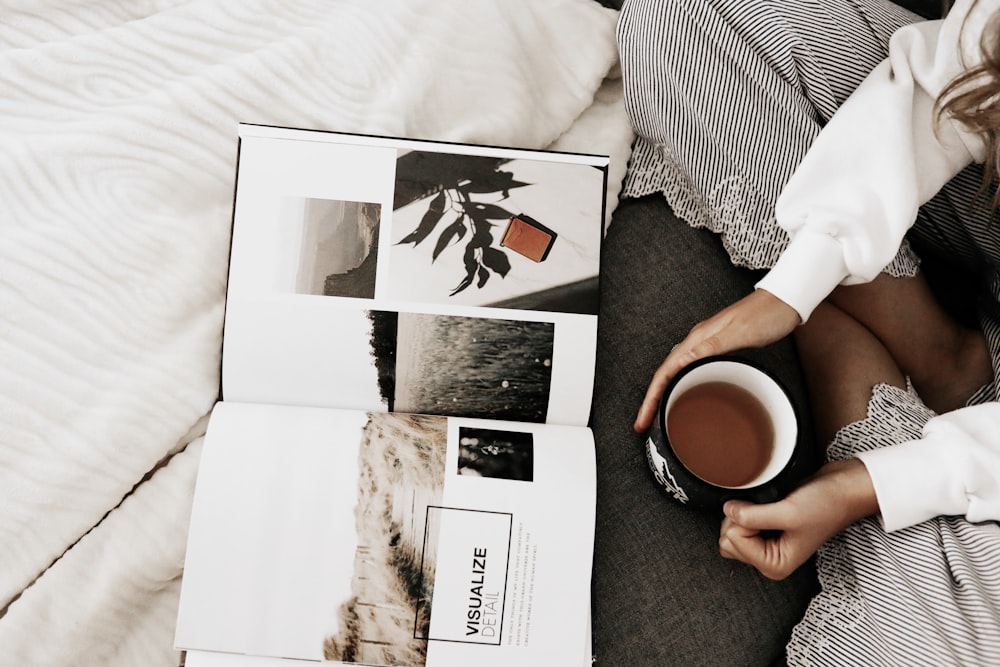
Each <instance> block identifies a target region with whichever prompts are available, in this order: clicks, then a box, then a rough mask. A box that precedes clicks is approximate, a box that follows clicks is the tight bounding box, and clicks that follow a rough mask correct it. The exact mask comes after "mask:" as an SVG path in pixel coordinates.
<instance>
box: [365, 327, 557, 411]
mask: <svg viewBox="0 0 1000 667" xmlns="http://www.w3.org/2000/svg"><path fill="white" fill-rule="evenodd" d="M368 314H369V317H370V318H371V321H372V335H371V338H370V342H371V347H372V355H373V357H374V364H375V367H376V370H377V372H378V387H379V391H380V392H381V394H382V399H383V401H384V402H385V403H386V404H387V406H388V410H390V411H395V412H409V413H419V414H430V415H450V416H456V417H478V418H484V419H505V420H510V421H523V422H531V423H542V422H544V421H545V420H546V416H547V414H548V404H549V394H550V390H551V384H552V358H553V351H554V334H555V325H554V324H553V323H551V322H531V321H524V320H501V319H485V318H478V317H460V316H452V315H432V314H422V313H394V312H386V311H369V312H368Z"/></svg>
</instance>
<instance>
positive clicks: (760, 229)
mask: <svg viewBox="0 0 1000 667" xmlns="http://www.w3.org/2000/svg"><path fill="white" fill-rule="evenodd" d="M916 20H919V17H917V16H916V15H914V14H911V13H910V12H908V11H906V10H904V9H902V8H900V7H898V6H897V5H894V4H892V3H890V2H888V1H886V0H626V2H625V5H624V7H623V8H622V13H621V16H620V19H619V27H618V31H619V33H618V34H619V48H620V52H621V60H622V72H623V76H624V81H625V91H626V106H627V109H628V111H629V115H630V117H631V119H632V123H633V125H634V128H635V131H636V135H637V138H636V143H635V146H634V149H633V155H632V160H631V162H630V164H629V171H628V175H627V178H626V182H625V184H624V189H623V196H626V197H639V196H643V195H647V194H651V193H662V194H663V196H664V197H665V198H666V199H667V202H668V203H669V204H670V206H671V208H672V210H673V211H674V213H675V214H676V215H677V216H678V217H680V218H681V219H683V220H684V221H686V222H687V223H688V224H690V225H692V226H695V227H704V228H707V229H710V230H712V231H714V232H716V233H717V234H718V235H719V236H720V238H721V240H722V243H723V244H724V246H725V248H726V250H727V252H728V253H729V256H730V258H731V259H732V261H733V263H734V264H736V265H740V266H747V267H751V268H758V269H759V268H770V267H771V266H773V264H774V263H775V261H776V260H777V257H778V256H779V255H780V253H781V251H782V250H783V249H784V247H785V246H786V244H787V242H788V238H787V235H786V233H785V232H784V231H783V230H782V229H781V228H780V227H778V225H777V224H776V222H775V219H774V203H775V201H776V200H777V198H778V195H779V194H780V192H781V190H782V188H783V186H784V184H785V182H786V181H787V180H788V178H789V177H790V175H791V173H792V172H793V171H794V169H795V167H796V165H798V163H799V161H800V160H801V159H802V157H803V156H804V154H805V152H806V150H807V149H808V147H809V146H810V144H811V143H812V140H813V139H814V138H815V137H816V135H817V134H818V132H819V131H820V129H822V127H823V126H824V125H825V123H826V122H827V121H828V120H829V119H830V117H831V116H832V115H833V113H834V112H835V111H836V110H837V108H838V107H839V106H840V104H841V103H842V102H843V101H844V100H845V99H846V98H847V96H848V95H850V94H851V92H852V91H853V90H854V89H855V88H856V87H857V86H858V84H860V82H861V81H862V80H863V79H864V77H865V76H866V75H867V74H868V73H869V71H871V70H872V69H873V68H874V67H875V66H876V65H877V64H878V63H879V62H881V61H882V60H883V59H884V58H885V57H886V55H887V53H888V42H889V37H890V36H891V35H892V34H893V33H894V32H895V31H896V30H897V29H898V28H900V27H902V26H903V25H906V24H908V23H911V22H913V21H916ZM981 173H982V172H981V168H980V167H978V166H976V165H974V166H972V167H970V168H968V169H966V170H965V171H964V172H962V173H961V174H959V175H958V176H957V177H956V178H955V179H953V180H952V181H951V182H949V183H948V184H947V185H946V186H945V187H944V188H943V189H942V191H941V192H940V193H939V194H938V195H937V196H935V198H934V199H932V200H931V201H930V202H928V203H927V204H925V205H924V206H923V207H922V208H921V210H920V212H919V214H918V218H917V221H916V224H915V225H914V228H913V230H912V232H911V234H912V235H916V236H920V237H922V238H924V239H927V240H930V241H932V242H933V243H934V244H935V245H936V246H938V247H944V248H945V249H946V251H947V252H949V253H951V255H953V257H954V258H955V259H957V260H958V261H960V262H962V263H965V264H966V265H967V266H969V267H970V268H973V269H975V270H980V271H981V270H984V268H985V270H987V271H989V272H990V274H991V275H988V276H987V278H988V279H987V281H986V283H987V284H988V285H989V288H988V292H989V293H987V294H985V295H984V296H985V297H986V298H985V299H983V300H982V302H983V304H984V306H983V309H982V313H981V322H982V325H983V328H984V331H985V332H986V334H987V339H988V342H989V344H990V349H991V352H992V355H993V362H994V368H1000V306H998V304H1000V272H998V269H997V267H1000V233H998V232H997V227H995V226H994V227H990V223H991V216H990V214H989V213H988V212H986V211H984V210H983V209H981V208H980V209H975V208H971V207H969V206H967V203H968V202H971V201H973V200H974V199H975V197H976V195H977V193H978V190H979V184H980V182H981ZM995 224H997V223H996V222H994V225H995ZM918 266H919V259H918V258H917V257H916V255H915V254H914V252H913V251H912V249H911V248H910V247H909V245H908V244H907V243H904V244H903V246H902V247H901V248H900V250H899V253H898V254H897V256H896V258H895V259H894V260H893V261H892V263H891V264H889V266H888V267H886V269H885V270H886V272H887V273H889V274H891V275H895V276H910V275H913V274H914V273H916V271H917V269H918ZM997 398H998V396H997V384H996V382H994V383H991V384H990V385H988V386H986V387H984V388H983V389H982V390H980V392H978V393H977V394H976V396H974V397H973V398H972V399H971V400H970V403H978V402H984V401H995V400H997ZM933 416H934V413H933V412H932V411H931V410H930V409H928V408H927V407H926V406H925V405H924V404H923V403H922V401H921V400H920V398H919V396H917V394H916V393H915V392H914V391H913V390H912V388H911V389H910V390H908V391H904V390H900V389H898V388H894V387H890V386H886V385H880V386H877V387H876V388H875V390H874V393H873V396H872V398H871V401H870V403H869V412H868V417H867V418H866V419H865V420H863V421H860V422H856V423H853V424H849V425H848V426H846V427H844V428H843V429H842V430H841V431H840V432H839V433H838V434H837V436H836V437H835V439H834V441H833V442H832V443H831V444H830V446H829V448H828V457H829V458H830V459H839V458H846V457H850V456H852V455H854V454H856V453H858V452H861V451H865V450H869V449H874V448H878V447H882V446H886V445H891V444H895V443H898V442H902V441H906V440H910V439H915V438H919V437H920V434H921V429H922V427H923V425H924V423H926V421H927V420H928V419H930V418H931V417H933ZM817 567H818V573H819V578H820V583H821V584H822V590H821V592H820V593H819V594H818V595H817V597H816V598H815V599H814V600H813V601H812V603H811V604H810V606H809V608H808V610H807V612H806V615H805V617H804V618H803V620H802V621H801V622H800V623H799V624H798V626H797V627H796V628H795V630H794V632H793V634H792V637H791V640H790V642H789V644H788V651H787V652H788V662H789V664H791V665H830V666H837V667H841V666H844V665H900V666H906V667H911V666H918V665H935V666H937V665H1000V527H998V525H997V523H995V522H986V523H982V524H972V523H970V522H968V521H966V520H965V519H964V518H961V517H939V518H936V519H933V520H930V521H926V522H923V523H921V524H918V525H916V526H912V527H910V528H906V529H903V530H898V531H894V532H891V533H887V532H885V531H884V530H883V529H882V526H881V524H880V521H879V519H878V518H877V517H871V518H868V519H865V520H863V521H860V522H858V523H856V524H854V525H853V526H851V527H850V528H848V529H847V530H845V531H844V532H843V533H841V534H840V535H838V536H837V537H835V538H834V539H833V540H831V541H830V542H828V543H827V544H826V545H825V546H824V547H823V548H822V549H821V550H820V551H819V553H818V554H817Z"/></svg>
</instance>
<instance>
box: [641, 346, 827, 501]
mask: <svg viewBox="0 0 1000 667" xmlns="http://www.w3.org/2000/svg"><path fill="white" fill-rule="evenodd" d="M713 383H715V384H713ZM718 383H723V384H725V385H730V386H729V387H728V389H730V390H731V389H732V387H731V385H735V386H736V387H738V388H741V389H743V390H746V392H749V394H751V395H752V396H753V397H754V398H755V399H756V401H754V400H753V399H748V400H749V401H751V403H752V404H753V405H754V406H756V407H755V408H754V409H756V408H762V410H763V413H765V414H766V416H767V419H769V421H770V427H771V428H770V435H771V437H770V447H769V448H768V449H767V450H766V451H765V450H761V452H760V453H758V455H757V456H758V457H759V458H760V460H759V461H758V462H757V463H756V464H755V467H752V468H748V469H747V470H746V473H747V474H749V475H751V477H749V478H747V479H741V480H740V481H739V482H738V483H733V480H729V481H721V480H722V478H723V477H725V476H726V474H725V473H728V472H730V470H729V467H728V466H729V464H730V462H735V461H736V460H737V458H738V456H739V455H742V452H739V453H734V452H733V450H732V449H731V448H730V449H727V446H728V445H729V444H731V442H730V441H731V440H740V439H742V438H744V437H745V435H746V434H745V431H746V430H747V425H746V424H745V423H743V422H739V421H733V422H731V423H729V424H727V422H726V420H725V419H723V418H722V417H721V416H722V415H724V414H727V410H726V409H728V406H725V405H723V406H722V407H723V408H726V409H719V410H716V411H714V412H712V413H711V414H709V415H708V416H707V418H702V419H703V421H702V422H701V423H702V426H703V427H704V429H708V431H707V432H709V433H719V430H718V429H722V430H723V431H725V429H726V428H731V427H733V424H736V425H737V426H736V427H735V428H739V429H740V431H739V433H736V432H730V433H729V434H728V437H726V436H724V437H718V438H714V437H713V439H712V446H711V448H705V449H704V451H703V452H702V453H704V454H705V456H708V455H709V454H710V455H711V458H710V463H711V470H712V472H711V475H709V474H706V471H707V470H709V468H706V467H705V463H704V461H702V462H701V463H700V465H701V468H700V469H698V470H699V472H698V473H696V472H694V471H693V470H692V469H691V468H693V467H695V466H694V465H693V461H694V460H693V459H692V457H691V453H690V451H688V453H687V454H686V455H685V456H683V457H681V456H678V450H681V448H680V447H679V446H677V447H676V448H675V446H674V444H672V443H671V439H670V433H669V432H668V425H670V424H671V416H672V414H671V410H672V409H675V410H678V412H676V413H674V420H673V424H672V427H674V430H675V431H676V435H681V434H682V433H683V429H682V428H680V426H681V425H680V424H678V423H677V419H678V418H679V417H677V415H679V414H681V413H680V410H681V408H678V407H677V406H678V405H681V404H679V403H678V399H680V398H681V397H682V396H685V394H687V396H688V398H687V400H688V404H689V405H690V401H691V399H692V397H693V396H695V395H696V394H698V393H702V394H704V393H705V392H709V393H711V392H714V391H716V390H717V389H718V388H719V384H718ZM696 387H700V388H701V389H700V390H697V391H695V392H693V393H691V394H688V392H689V391H690V390H692V389H693V388H696ZM723 389H726V387H723ZM736 391H737V392H738V390H736ZM744 398H745V397H744ZM714 400H720V399H719V398H718V396H716V397H715V399H714ZM705 405H706V406H707V405H711V404H710V403H706V404H705ZM716 406H717V407H718V404H716ZM684 409H685V410H687V409H689V408H684ZM801 423H802V422H801V419H800V418H799V414H798V410H797V408H796V406H795V403H794V402H793V401H792V399H791V396H790V395H789V393H788V391H787V390H786V388H785V387H784V385H782V384H781V383H780V382H779V381H778V379H777V378H775V377H774V376H773V375H772V374H770V373H769V372H767V371H765V370H764V369H763V368H761V367H760V366H758V365H757V364H754V363H752V362H750V361H748V360H746V359H742V358H739V357H736V356H729V355H725V356H713V357H707V358H704V359H700V360H698V361H695V362H693V363H691V364H690V365H688V366H686V367H685V368H683V369H682V370H681V371H680V372H678V373H677V375H675V376H674V377H673V379H672V380H671V381H670V383H669V385H668V386H667V388H666V391H664V393H663V398H662V399H661V400H660V405H659V408H658V409H657V413H656V417H655V419H654V421H653V425H652V427H651V428H650V430H649V433H648V434H647V440H646V457H647V459H648V461H649V465H650V468H652V471H653V475H654V476H655V478H656V480H657V481H658V482H659V483H660V484H661V485H662V486H663V487H664V488H665V489H666V491H667V493H668V495H669V496H670V497H671V498H673V499H674V500H676V501H677V502H679V503H681V504H683V505H686V506H689V507H692V508H696V509H706V510H718V509H720V508H721V507H722V505H723V503H725V502H726V501H727V500H730V499H737V498H738V499H743V500H749V501H751V502H755V503H767V502H774V501H776V500H779V499H780V498H782V497H784V496H785V495H786V494H787V493H788V492H789V491H791V490H792V489H793V488H794V487H795V485H796V484H797V483H798V482H799V481H800V480H801V478H802V477H803V476H804V470H803V468H804V465H803V460H804V459H805V458H807V457H805V456H804V448H805V447H806V446H807V444H806V439H805V438H804V437H803V434H802V432H801V430H802V429H801ZM704 429H703V430H704ZM712 429H715V430H714V431H713V430H712ZM685 437H689V436H688V435H686V434H685ZM761 437H763V436H761ZM688 446H689V445H688ZM681 451H683V450H681ZM682 458H685V459H686V460H687V461H688V464H689V465H685V464H684V463H683V462H682ZM740 465H741V466H742V467H746V465H747V464H745V463H741V464H740ZM696 469H697V468H696ZM699 473H700V474H699ZM712 475H714V476H715V479H716V481H715V482H713V481H710V480H709V479H708V477H710V476H712ZM729 477H732V475H729Z"/></svg>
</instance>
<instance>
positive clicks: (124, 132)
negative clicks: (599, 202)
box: [0, 0, 631, 667]
mask: <svg viewBox="0 0 1000 667" xmlns="http://www.w3.org/2000/svg"><path fill="white" fill-rule="evenodd" d="M616 18H617V14H616V12H614V11H612V10H609V9H606V8H604V7H602V6H600V5H599V4H598V3H596V2H594V1H593V0H462V1H460V2H459V1H458V0H455V1H453V2H444V1H441V0H379V1H378V2H372V1H371V0H339V1H337V2H333V1H330V0H312V1H310V0H272V1H267V0H189V1H181V0H118V1H114V0H93V1H90V2H86V3H81V2H76V1H74V0H14V1H11V0H7V1H6V2H4V6H3V8H2V10H0V146H2V149H0V664H4V665H8V664H10V665H20V666H31V665H46V666H47V665H57V664H73V665H101V666H102V667H109V666H114V665H122V666H128V667H134V666H135V665H144V666H145V665H170V664H176V662H177V655H176V652H174V651H173V649H172V641H173V627H174V620H175V619H174V614H175V612H176V604H177V599H176V597H177V592H178V586H177V582H178V580H179V577H180V575H181V566H182V557H183V547H184V539H185V533H186V528H187V516H188V513H189V511H190V500H191V499H190V489H191V485H192V484H193V481H194V475H195V472H196V469H197V452H198V448H197V446H192V445H191V444H190V443H192V442H197V438H198V437H199V436H200V435H201V433H202V432H203V428H204V426H203V417H204V416H205V415H206V414H207V413H208V412H209V411H210V409H211V408H212V405H213V404H214V402H215V400H216V396H217V393H218V383H219V364H220V344H221V325H222V317H223V308H224V290H225V280H226V262H227V256H228V255H227V253H228V240H229V227H230V208H231V203H232V201H231V200H232V192H233V175H234V173H233V169H234V164H235V151H236V145H237V143H236V128H237V123H239V122H240V121H246V122H255V123H266V124H274V125H287V126H298V127H310V128H318V129H330V130H338V131H347V132H365V133H373V134H382V135H395V136H410V137H417V138H431V139H441V140H449V141H463V142H476V143H489V144H497V145H511V146H518V147H528V148H544V147H548V146H553V147H556V148H558V149H561V150H577V151H584V152H589V153H608V154H611V156H612V172H611V176H610V192H609V202H611V203H612V204H613V203H614V202H615V201H616V200H617V194H618V191H619V187H620V183H621V180H622V177H623V175H624V173H625V164H626V160H627V157H628V151H629V144H630V141H631V131H630V130H629V124H628V121H627V119H626V117H625V115H624V106H623V104H622V100H621V87H620V82H619V81H618V80H617V79H616V63H617V52H616V46H615V39H614V26H615V21H616ZM609 215H610V211H609ZM181 451H183V452H184V453H183V454H179V455H175V454H176V453H177V452H181ZM161 464H162V465H161ZM158 467H159V469H158V472H156V473H155V475H153V476H152V477H151V478H149V479H147V480H145V481H144V477H145V476H146V475H147V473H149V472H150V471H152V470H154V469H156V468H158ZM133 489H134V491H133ZM123 498H124V499H125V500H124V502H122V501H123Z"/></svg>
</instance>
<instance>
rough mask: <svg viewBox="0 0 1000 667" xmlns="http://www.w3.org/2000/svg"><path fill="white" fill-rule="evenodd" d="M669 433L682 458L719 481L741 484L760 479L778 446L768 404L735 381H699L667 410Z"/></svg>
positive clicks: (703, 476)
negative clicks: (775, 446)
mask: <svg viewBox="0 0 1000 667" xmlns="http://www.w3.org/2000/svg"><path fill="white" fill-rule="evenodd" d="M666 421H667V438H668V439H669V441H670V447H671V448H672V449H673V450H674V453H675V454H676V455H677V458H678V459H680V462H681V463H682V464H683V465H684V466H685V467H686V468H687V469H688V470H690V471H691V472H692V473H694V474H695V475H697V476H698V477H700V478H701V479H703V480H705V481H706V482H709V483H711V484H715V485H716V486H725V487H739V486H744V485H747V484H749V483H750V482H752V481H753V480H754V479H756V478H757V477H758V476H759V475H760V474H761V473H762V472H763V471H764V469H765V468H766V467H767V464H768V462H769V461H770V459H771V456H772V453H773V451H774V424H773V422H772V421H771V416H770V414H769V413H768V411H767V408H765V407H764V405H763V404H762V403H761V402H760V400H758V399H757V397H756V396H754V395H753V394H752V393H750V392H749V391H747V390H746V389H744V388H742V387H740V386H738V385H735V384H732V383H730V382H721V381H712V382H705V383H702V384H696V385H694V386H692V387H690V388H689V389H687V390H686V391H685V392H684V393H682V394H681V395H680V396H678V397H677V398H676V399H675V400H674V401H673V404H672V405H671V406H670V409H669V412H668V414H667V419H666Z"/></svg>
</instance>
